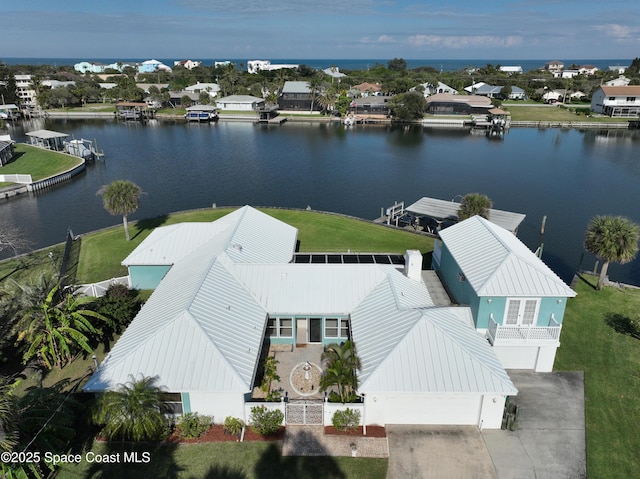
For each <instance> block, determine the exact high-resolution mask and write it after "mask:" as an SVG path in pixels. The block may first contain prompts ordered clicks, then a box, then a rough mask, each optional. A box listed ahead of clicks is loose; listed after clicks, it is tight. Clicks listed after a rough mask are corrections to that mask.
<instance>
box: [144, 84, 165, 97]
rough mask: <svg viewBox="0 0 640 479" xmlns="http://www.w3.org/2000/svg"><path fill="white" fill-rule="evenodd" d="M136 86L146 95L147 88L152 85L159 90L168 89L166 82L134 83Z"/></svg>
mask: <svg viewBox="0 0 640 479" xmlns="http://www.w3.org/2000/svg"><path fill="white" fill-rule="evenodd" d="M136 86H137V87H138V88H140V89H141V90H142V91H143V92H145V93H146V94H147V95H148V94H149V88H151V87H152V86H154V87H156V88H157V89H158V90H159V91H162V90H168V89H169V86H170V85H169V84H168V83H136Z"/></svg>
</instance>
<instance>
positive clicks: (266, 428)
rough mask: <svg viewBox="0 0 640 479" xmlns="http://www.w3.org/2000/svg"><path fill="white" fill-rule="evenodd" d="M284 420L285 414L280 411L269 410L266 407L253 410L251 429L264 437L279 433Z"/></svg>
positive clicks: (257, 407)
mask: <svg viewBox="0 0 640 479" xmlns="http://www.w3.org/2000/svg"><path fill="white" fill-rule="evenodd" d="M283 420H284V414H282V411H280V410H279V409H272V410H269V409H267V408H266V407H264V406H256V407H252V408H251V429H252V430H253V431H255V432H257V433H258V434H262V435H263V436H269V435H271V434H275V433H276V432H278V431H279V430H280V427H281V426H282V421H283Z"/></svg>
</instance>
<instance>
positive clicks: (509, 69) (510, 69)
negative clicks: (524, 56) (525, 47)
mask: <svg viewBox="0 0 640 479" xmlns="http://www.w3.org/2000/svg"><path fill="white" fill-rule="evenodd" d="M500 71H501V72H503V73H508V74H509V75H513V74H517V73H523V70H522V67H521V66H520V65H513V66H509V65H507V66H501V67H500Z"/></svg>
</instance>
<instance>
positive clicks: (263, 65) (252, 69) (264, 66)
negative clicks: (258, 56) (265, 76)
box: [247, 60, 300, 74]
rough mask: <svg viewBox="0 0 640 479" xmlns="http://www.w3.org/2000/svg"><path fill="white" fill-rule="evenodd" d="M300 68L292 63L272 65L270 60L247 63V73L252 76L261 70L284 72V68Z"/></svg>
mask: <svg viewBox="0 0 640 479" xmlns="http://www.w3.org/2000/svg"><path fill="white" fill-rule="evenodd" d="M299 66H300V65H294V64H292V63H278V64H276V63H274V64H271V62H270V61H269V60H249V61H248V62H247V71H248V72H249V73H251V74H256V73H258V72H259V71H260V70H265V71H273V70H282V69H283V68H287V69H294V68H298V67H299Z"/></svg>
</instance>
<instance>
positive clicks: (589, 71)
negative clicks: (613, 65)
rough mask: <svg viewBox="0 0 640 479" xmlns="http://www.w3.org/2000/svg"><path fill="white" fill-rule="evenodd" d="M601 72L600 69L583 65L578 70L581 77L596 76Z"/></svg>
mask: <svg viewBox="0 0 640 479" xmlns="http://www.w3.org/2000/svg"><path fill="white" fill-rule="evenodd" d="M599 70H600V69H599V68H598V67H596V66H593V65H582V66H581V67H580V68H578V73H580V75H595V74H596V72H597V71H599Z"/></svg>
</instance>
